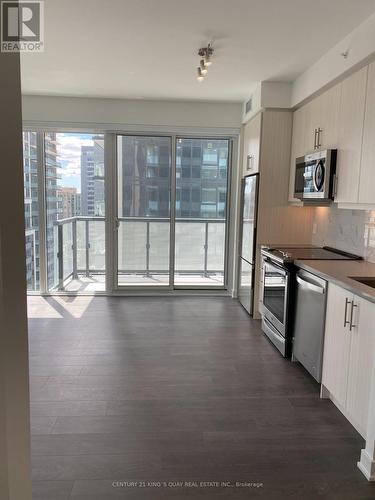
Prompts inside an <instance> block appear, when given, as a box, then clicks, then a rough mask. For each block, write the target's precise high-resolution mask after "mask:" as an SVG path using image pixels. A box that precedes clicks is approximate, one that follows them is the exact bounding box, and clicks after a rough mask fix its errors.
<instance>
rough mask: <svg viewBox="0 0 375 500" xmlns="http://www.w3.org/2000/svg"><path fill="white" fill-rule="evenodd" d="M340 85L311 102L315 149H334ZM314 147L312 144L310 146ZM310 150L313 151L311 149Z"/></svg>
mask: <svg viewBox="0 0 375 500" xmlns="http://www.w3.org/2000/svg"><path fill="white" fill-rule="evenodd" d="M340 98H341V84H339V85H335V86H334V87H332V88H331V89H329V90H327V91H326V92H324V93H323V94H322V95H320V96H319V97H317V98H316V99H314V101H312V103H311V104H312V108H311V113H310V116H311V127H310V128H311V130H312V131H313V132H314V139H315V130H316V131H317V132H316V144H315V149H329V148H330V149H336V148H337V142H338V136H339V111H340ZM312 146H314V144H312ZM311 149H314V148H313V147H312V148H311Z"/></svg>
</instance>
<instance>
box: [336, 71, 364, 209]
mask: <svg viewBox="0 0 375 500" xmlns="http://www.w3.org/2000/svg"><path fill="white" fill-rule="evenodd" d="M366 83H367V67H366V68H363V69H361V70H360V71H357V72H356V73H354V74H353V75H351V76H349V78H347V79H346V80H344V81H343V82H342V84H341V85H342V89H341V102H340V124H339V140H338V154H337V175H338V186H337V196H336V197H335V201H337V202H339V203H340V202H341V203H357V202H358V191H359V176H360V166H361V151H362V137H363V121H364V114H365V99H366Z"/></svg>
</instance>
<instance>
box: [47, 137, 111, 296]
mask: <svg viewBox="0 0 375 500" xmlns="http://www.w3.org/2000/svg"><path fill="white" fill-rule="evenodd" d="M44 169H45V200H46V207H45V210H46V250H47V251H46V257H47V286H48V290H49V291H60V292H61V291H65V292H82V293H83V292H96V291H103V292H104V291H105V199H104V193H105V190H104V178H105V176H104V136H103V135H102V134H89V133H67V132H48V133H46V134H44Z"/></svg>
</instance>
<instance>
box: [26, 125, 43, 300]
mask: <svg viewBox="0 0 375 500" xmlns="http://www.w3.org/2000/svg"><path fill="white" fill-rule="evenodd" d="M23 178H24V203H25V242H26V281H27V289H28V290H30V291H37V290H39V289H40V267H39V212H38V166H37V133H36V132H24V133H23Z"/></svg>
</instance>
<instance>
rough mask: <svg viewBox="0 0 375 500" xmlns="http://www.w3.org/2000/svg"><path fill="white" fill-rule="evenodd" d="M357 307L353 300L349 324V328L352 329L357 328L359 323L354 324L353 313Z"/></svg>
mask: <svg viewBox="0 0 375 500" xmlns="http://www.w3.org/2000/svg"><path fill="white" fill-rule="evenodd" d="M355 307H358V305H357V304H354V301H353V302H352V307H351V311H350V325H349V330H350V331H352V330H353V328H356V327H357V325H353V313H354V308H355Z"/></svg>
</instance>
